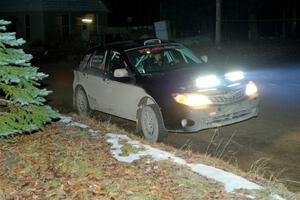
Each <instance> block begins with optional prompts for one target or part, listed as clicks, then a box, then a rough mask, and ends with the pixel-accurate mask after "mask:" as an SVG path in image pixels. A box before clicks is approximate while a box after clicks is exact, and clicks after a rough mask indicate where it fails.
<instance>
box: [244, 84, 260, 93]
mask: <svg viewBox="0 0 300 200" xmlns="http://www.w3.org/2000/svg"><path fill="white" fill-rule="evenodd" d="M257 92H258V90H257V87H256V85H255V83H254V82H252V81H250V82H249V83H248V84H247V85H246V90H245V93H246V95H247V96H255V95H257Z"/></svg>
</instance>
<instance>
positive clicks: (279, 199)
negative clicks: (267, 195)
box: [271, 194, 285, 200]
mask: <svg viewBox="0 0 300 200" xmlns="http://www.w3.org/2000/svg"><path fill="white" fill-rule="evenodd" d="M271 198H272V199H274V200H285V199H284V198H282V197H281V196H279V195H278V194H272V195H271Z"/></svg>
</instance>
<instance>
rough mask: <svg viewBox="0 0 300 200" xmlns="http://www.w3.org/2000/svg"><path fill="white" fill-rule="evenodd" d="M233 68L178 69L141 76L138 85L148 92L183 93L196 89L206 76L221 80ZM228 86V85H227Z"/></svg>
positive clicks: (207, 66)
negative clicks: (199, 80) (213, 76)
mask: <svg viewBox="0 0 300 200" xmlns="http://www.w3.org/2000/svg"><path fill="white" fill-rule="evenodd" d="M233 70H234V68H232V67H217V66H212V65H199V66H193V67H187V68H178V69H175V70H173V71H167V72H164V73H158V74H152V75H147V76H141V77H139V78H138V79H137V84H138V85H140V86H142V87H143V88H145V89H146V90H154V89H155V90H161V91H162V90H163V91H169V92H174V91H178V90H180V91H182V90H191V89H192V88H195V82H196V79H197V78H199V77H201V76H205V75H212V74H214V75H216V76H218V77H219V78H220V79H221V80H222V79H223V77H224V74H225V73H227V72H229V71H233ZM225 84H226V83H225Z"/></svg>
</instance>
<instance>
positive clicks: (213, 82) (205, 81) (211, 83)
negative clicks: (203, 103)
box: [196, 75, 220, 88]
mask: <svg viewBox="0 0 300 200" xmlns="http://www.w3.org/2000/svg"><path fill="white" fill-rule="evenodd" d="M218 85H220V80H219V79H218V77H217V76H215V75H208V76H203V77H199V78H198V79H196V86H197V87H199V88H212V87H216V86H218Z"/></svg>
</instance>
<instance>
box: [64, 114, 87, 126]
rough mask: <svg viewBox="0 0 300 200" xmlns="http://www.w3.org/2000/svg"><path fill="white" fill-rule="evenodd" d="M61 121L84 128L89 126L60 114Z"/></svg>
mask: <svg viewBox="0 0 300 200" xmlns="http://www.w3.org/2000/svg"><path fill="white" fill-rule="evenodd" d="M60 122H62V123H64V124H66V125H68V126H77V127H79V128H83V129H86V128H88V127H89V126H88V125H86V124H82V123H79V122H75V121H73V120H72V118H71V117H65V116H60Z"/></svg>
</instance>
